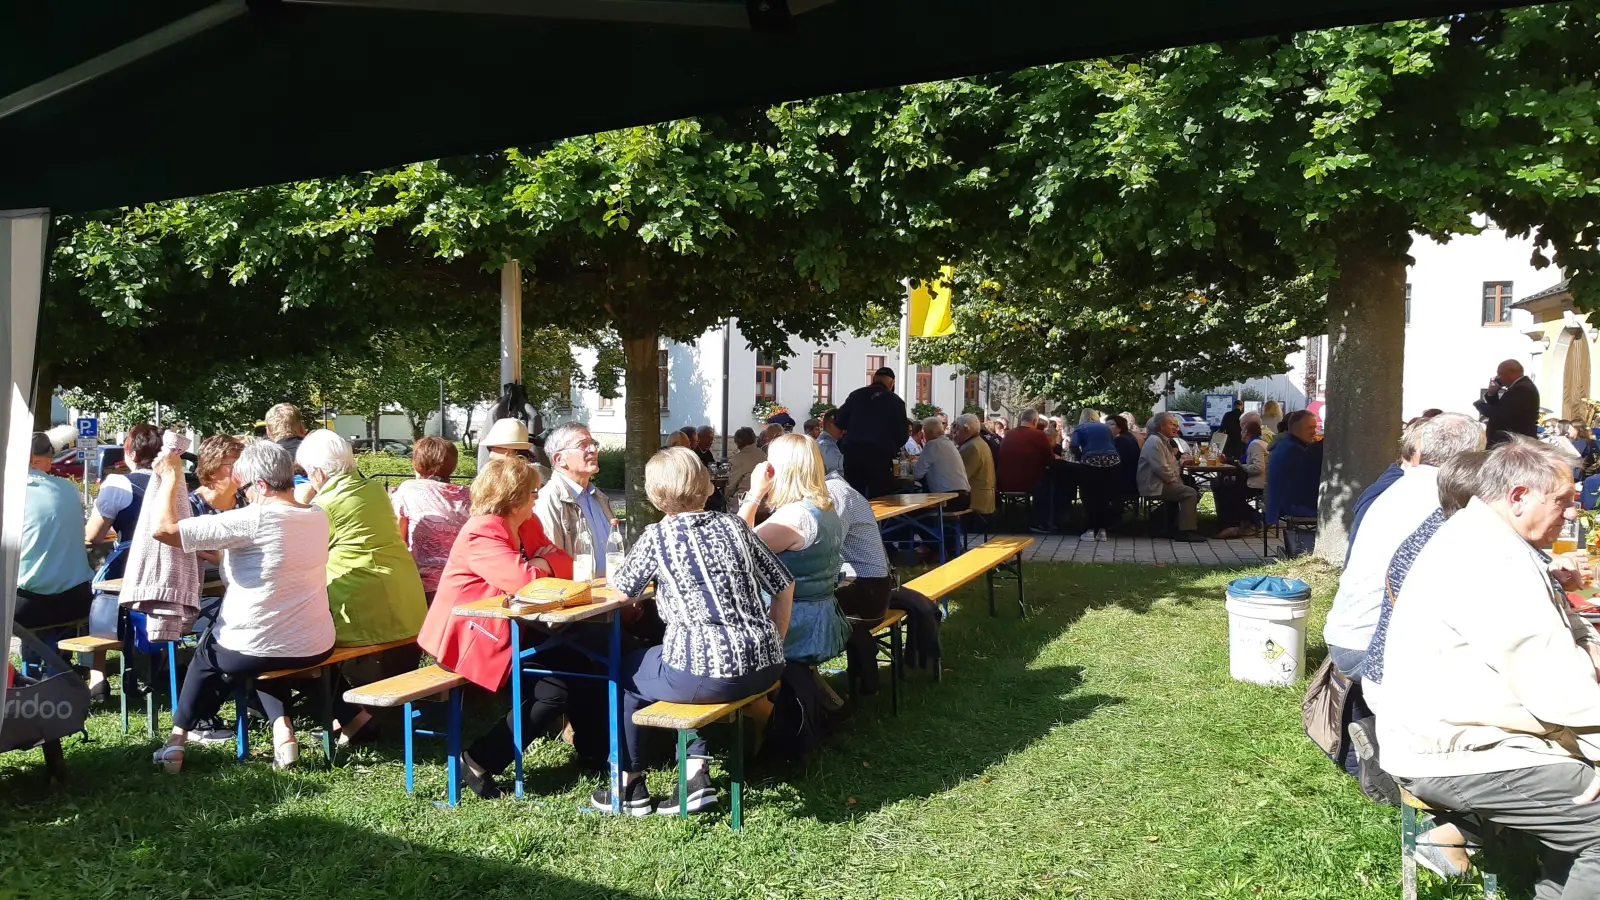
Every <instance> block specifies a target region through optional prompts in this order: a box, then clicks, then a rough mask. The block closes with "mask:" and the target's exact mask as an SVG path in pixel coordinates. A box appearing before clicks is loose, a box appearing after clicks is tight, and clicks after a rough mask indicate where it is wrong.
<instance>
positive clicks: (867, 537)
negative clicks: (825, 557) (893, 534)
mask: <svg viewBox="0 0 1600 900" xmlns="http://www.w3.org/2000/svg"><path fill="white" fill-rule="evenodd" d="M826 484H827V487H828V496H829V497H831V498H833V511H834V512H835V513H837V514H838V515H839V521H840V522H843V523H844V544H843V545H842V546H841V547H840V548H839V559H840V569H841V571H843V572H844V574H845V577H846V578H885V577H887V576H888V575H889V555H888V554H887V553H885V552H884V550H883V538H882V537H881V536H880V534H879V532H878V520H877V519H876V518H875V517H874V516H873V515H872V504H871V503H868V502H867V498H865V497H863V496H861V494H860V493H858V492H857V491H856V489H855V488H853V487H851V486H850V483H849V482H847V481H845V480H844V476H843V475H841V474H840V473H838V472H829V473H828V480H827V482H826Z"/></svg>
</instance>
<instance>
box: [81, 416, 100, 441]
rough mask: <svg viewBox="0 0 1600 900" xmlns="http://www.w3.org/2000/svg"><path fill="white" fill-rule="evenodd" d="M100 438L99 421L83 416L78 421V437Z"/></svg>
mask: <svg viewBox="0 0 1600 900" xmlns="http://www.w3.org/2000/svg"><path fill="white" fill-rule="evenodd" d="M99 436H100V420H99V419H96V418H93V417H90V416H84V417H82V418H80V419H78V437H81V438H92V437H99Z"/></svg>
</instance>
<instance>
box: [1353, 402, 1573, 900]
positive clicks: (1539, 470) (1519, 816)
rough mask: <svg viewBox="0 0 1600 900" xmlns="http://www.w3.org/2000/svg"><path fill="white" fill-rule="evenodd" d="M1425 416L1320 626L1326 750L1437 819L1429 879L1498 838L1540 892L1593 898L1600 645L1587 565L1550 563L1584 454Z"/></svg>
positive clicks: (1385, 482)
mask: <svg viewBox="0 0 1600 900" xmlns="http://www.w3.org/2000/svg"><path fill="white" fill-rule="evenodd" d="M1430 413H1431V415H1428V416H1426V417H1422V418H1419V419H1417V420H1414V421H1412V422H1411V423H1410V424H1409V425H1407V427H1406V429H1405V432H1404V437H1403V439H1402V443H1401V448H1400V459H1399V461H1398V462H1397V464H1396V465H1395V466H1394V467H1392V468H1391V470H1390V471H1389V472H1387V473H1385V475H1384V477H1383V478H1382V479H1380V480H1379V481H1378V482H1377V483H1375V484H1374V485H1373V486H1372V488H1370V489H1369V490H1368V491H1367V493H1366V494H1365V495H1363V497H1362V498H1361V501H1360V503H1359V505H1358V518H1357V519H1356V522H1355V527H1354V528H1353V529H1352V532H1351V540H1350V549H1349V555H1348V558H1347V560H1346V565H1345V568H1344V571H1343V574H1342V576H1341V577H1340V580H1339V588H1338V592H1337V595H1336V597H1335V599H1334V603H1333V608H1332V610H1331V611H1330V612H1329V614H1328V618H1327V622H1326V625H1325V627H1324V631H1323V637H1324V639H1325V641H1326V644H1327V647H1328V654H1329V660H1330V662H1331V664H1332V665H1333V666H1334V667H1335V668H1336V669H1337V670H1338V672H1339V673H1340V674H1342V675H1343V676H1344V677H1345V678H1346V679H1348V680H1349V683H1350V684H1351V687H1350V689H1349V694H1348V703H1347V712H1346V716H1347V718H1348V720H1349V722H1348V726H1347V728H1346V729H1345V730H1347V732H1348V738H1349V740H1348V744H1347V746H1346V747H1344V748H1341V750H1342V752H1334V754H1333V755H1335V756H1336V757H1338V761H1339V762H1341V763H1342V764H1344V765H1345V767H1346V768H1347V769H1348V770H1349V771H1350V772H1351V774H1352V775H1355V776H1357V777H1358V778H1359V779H1360V783H1361V786H1362V789H1363V792H1364V793H1366V794H1367V795H1368V796H1370V797H1373V798H1374V799H1377V800H1381V801H1384V802H1391V803H1393V802H1397V801H1398V787H1403V788H1405V789H1406V790H1408V791H1409V792H1410V793H1411V794H1413V795H1415V796H1416V797H1417V798H1419V799H1420V800H1422V801H1424V802H1426V803H1428V804H1430V805H1431V806H1432V807H1434V808H1436V809H1437V810H1438V812H1437V814H1436V820H1437V827H1435V828H1434V829H1433V831H1432V832H1431V833H1428V834H1425V835H1423V836H1421V837H1419V839H1418V841H1417V847H1418V858H1419V861H1420V862H1421V863H1422V864H1423V865H1424V866H1425V867H1427V868H1429V869H1431V870H1432V871H1434V872H1436V873H1438V874H1440V875H1442V876H1445V877H1453V876H1456V875H1460V874H1463V873H1464V872H1465V871H1466V870H1468V869H1469V868H1470V866H1471V864H1472V862H1471V857H1472V855H1474V854H1477V853H1480V852H1483V851H1482V849H1481V848H1482V847H1483V845H1484V839H1485V837H1486V836H1487V835H1486V833H1485V829H1486V828H1495V827H1503V828H1507V829H1512V830H1514V831H1517V832H1520V833H1522V834H1525V835H1528V836H1531V837H1532V838H1534V839H1536V840H1537V841H1538V843H1539V844H1540V845H1541V849H1540V853H1541V857H1542V859H1541V863H1542V872H1541V875H1540V880H1539V883H1538V884H1537V887H1536V896H1538V897H1541V898H1543V897H1592V896H1600V803H1597V802H1595V801H1596V799H1597V797H1600V774H1597V770H1596V768H1595V762H1596V761H1600V635H1597V634H1596V632H1595V629H1594V628H1593V627H1592V626H1591V625H1590V624H1589V623H1588V622H1587V621H1585V619H1584V618H1583V617H1582V616H1581V615H1580V614H1579V613H1578V612H1577V611H1575V610H1574V608H1573V606H1572V604H1571V603H1570V602H1569V598H1568V593H1567V592H1569V591H1578V590H1581V589H1583V588H1585V587H1587V586H1588V584H1589V580H1590V578H1589V571H1588V570H1589V565H1590V563H1589V561H1588V559H1587V558H1586V556H1585V554H1584V553H1583V552H1582V550H1581V549H1580V550H1579V551H1578V552H1575V553H1560V554H1553V553H1552V552H1551V548H1552V545H1553V543H1554V541H1555V540H1556V539H1557V537H1558V536H1560V535H1561V533H1562V531H1563V528H1564V527H1566V526H1567V525H1568V524H1569V523H1570V522H1571V520H1572V518H1573V516H1574V497H1575V493H1576V485H1575V484H1574V480H1573V467H1574V463H1575V462H1576V461H1577V460H1578V459H1579V457H1578V455H1577V452H1576V451H1575V448H1573V447H1570V446H1561V445H1559V444H1557V443H1544V442H1540V441H1537V440H1535V439H1533V438H1531V437H1527V436H1524V435H1520V434H1510V433H1507V432H1499V431H1497V432H1495V433H1493V434H1489V435H1487V436H1486V434H1485V431H1484V428H1483V426H1481V425H1480V424H1479V423H1478V421H1477V420H1476V419H1475V418H1474V417H1471V416H1466V415H1460V414H1454V413H1442V414H1432V413H1437V411H1434V410H1430ZM1500 846H1504V845H1503V844H1501V845H1500Z"/></svg>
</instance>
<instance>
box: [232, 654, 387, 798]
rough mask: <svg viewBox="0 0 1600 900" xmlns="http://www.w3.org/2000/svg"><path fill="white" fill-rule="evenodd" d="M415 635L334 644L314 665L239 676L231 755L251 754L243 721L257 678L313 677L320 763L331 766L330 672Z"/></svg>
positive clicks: (240, 756)
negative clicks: (317, 698) (381, 641)
mask: <svg viewBox="0 0 1600 900" xmlns="http://www.w3.org/2000/svg"><path fill="white" fill-rule="evenodd" d="M416 642H417V639H416V638H415V637H409V638H403V639H401V640H398V641H389V642H388V643H384V644H368V645H366V646H363V647H335V648H333V653H331V654H329V655H328V658H327V659H324V660H323V661H322V662H319V663H317V664H316V665H314V666H306V667H305V668H303V669H276V670H274V671H271V672H263V673H261V674H260V675H257V676H255V677H254V678H240V679H238V680H237V681H236V682H235V684H234V695H233V702H234V706H235V708H236V710H237V712H238V714H239V716H238V717H239V721H238V722H237V723H236V725H235V728H236V732H235V735H234V755H235V757H236V758H238V759H240V760H244V759H248V758H249V756H250V742H249V740H248V739H247V736H246V734H245V725H246V724H247V723H248V721H249V718H250V691H251V689H252V688H254V687H255V683H256V682H257V681H272V680H276V679H298V678H316V679H317V681H318V684H319V685H320V687H321V692H322V764H323V766H324V767H326V768H329V769H331V768H333V750H334V740H333V673H334V671H335V670H337V669H338V667H339V665H340V664H341V663H347V662H349V661H350V660H352V659H360V658H362V657H364V656H373V655H375V654H378V653H382V652H384V651H385V650H393V649H395V648H396V647H409V646H411V645H412V644H415V643H416Z"/></svg>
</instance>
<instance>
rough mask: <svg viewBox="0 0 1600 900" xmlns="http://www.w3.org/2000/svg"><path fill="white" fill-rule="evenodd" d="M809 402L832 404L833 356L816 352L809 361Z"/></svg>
mask: <svg viewBox="0 0 1600 900" xmlns="http://www.w3.org/2000/svg"><path fill="white" fill-rule="evenodd" d="M811 402H813V403H828V404H832V403H833V354H832V353H822V352H818V353H817V355H816V356H814V357H812V359H811Z"/></svg>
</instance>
